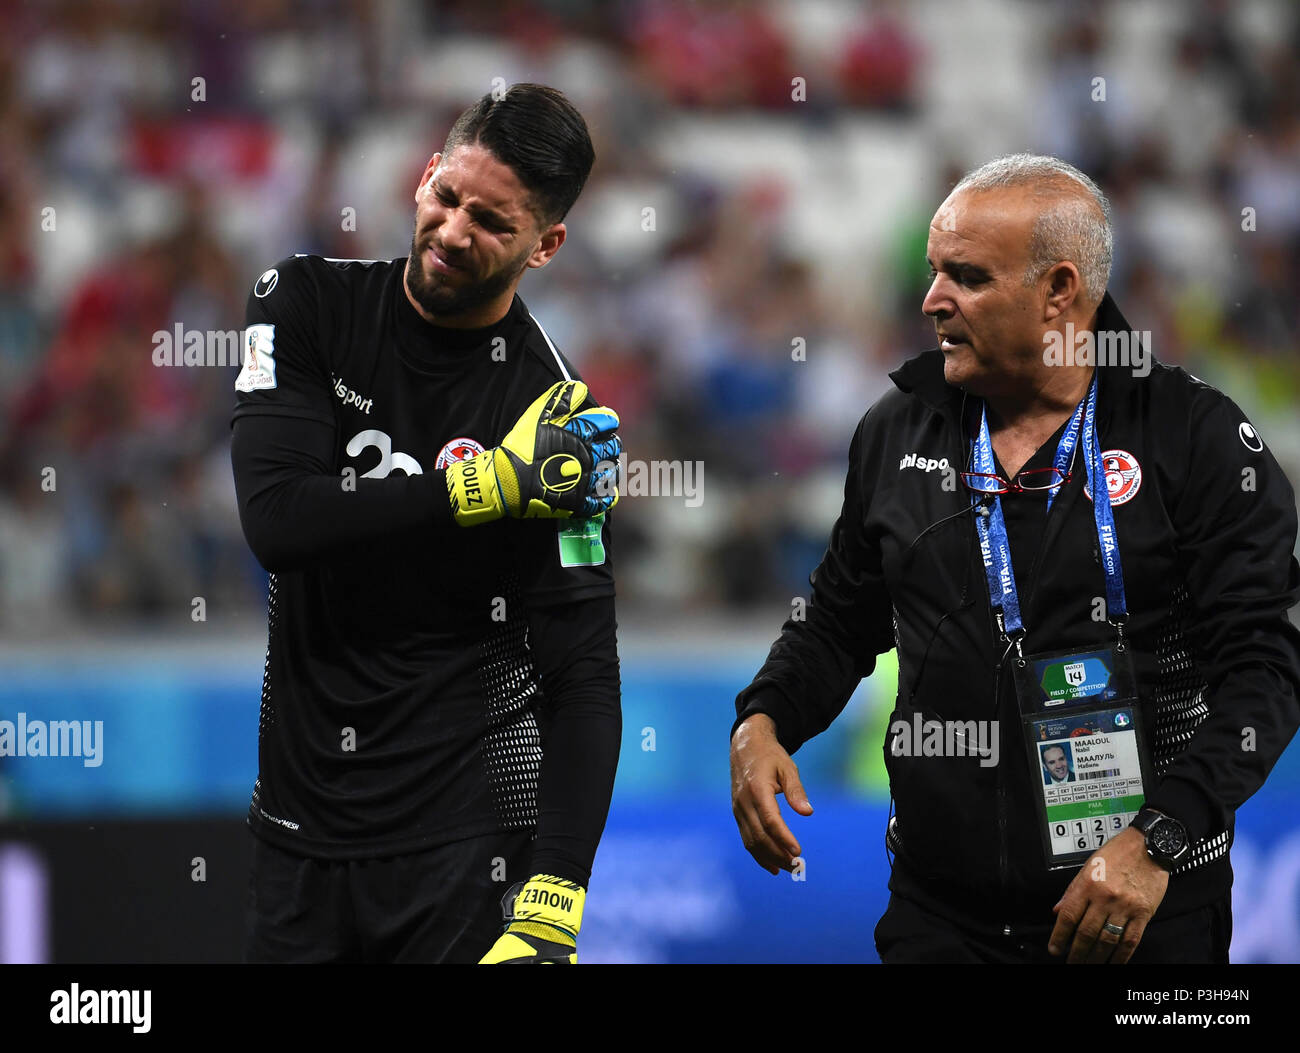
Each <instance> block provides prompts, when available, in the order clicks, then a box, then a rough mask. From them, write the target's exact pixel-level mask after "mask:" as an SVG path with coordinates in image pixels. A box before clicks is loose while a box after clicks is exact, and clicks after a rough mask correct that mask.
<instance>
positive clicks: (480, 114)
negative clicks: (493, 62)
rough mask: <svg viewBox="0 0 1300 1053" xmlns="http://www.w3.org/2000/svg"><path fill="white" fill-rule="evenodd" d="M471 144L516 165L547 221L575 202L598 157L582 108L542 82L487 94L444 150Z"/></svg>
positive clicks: (459, 121) (456, 126) (559, 217)
mask: <svg viewBox="0 0 1300 1053" xmlns="http://www.w3.org/2000/svg"><path fill="white" fill-rule="evenodd" d="M472 144H478V145H480V146H484V147H486V148H487V149H488V150H490V151H491V152H492V154H493V156H494V157H496V158H497V160H499V161H500V162H501V163H502V164H505V165H508V166H509V167H510V168H511V169H512V170H513V171H514V173H515V175H517V176H518V177H519V181H520V182H521V183H523V184H524V186H526V187H527V188H528V190H529V192H530V193H531V194H532V196H533V210H534V211H535V212H536V213H537V214H538V216H539V217H540V218H541V219H542V222H543V223H544V224H545V225H547V226H549V225H550V224H552V223H558V222H559V221H560V220H562V219H563V218H564V217H565V215H566V214H567V213H568V211H569V209H570V208H571V207H573V203H574V202H575V201H577V200H578V195H579V194H580V193H582V188H583V186H584V185H585V184H586V182H587V176H588V175H589V174H590V172H591V166H592V164H593V163H594V162H595V160H596V151H595V150H594V149H592V146H591V136H590V135H589V134H588V132H587V122H586V121H584V120H583V119H582V114H580V113H579V112H578V111H577V109H576V108H575V107H574V105H573V103H571V102H569V100H568V99H567V98H565V96H564V93H563V92H560V91H556V90H555V89H554V88H548V87H546V85H544V84H512V85H511V86H510V87H509V88H508V89H507V90H506V92H505V94H504V95H500V96H498V95H495V94H493V93H488V94H487V95H484V96H483V98H481V99H479V101H478V102H476V103H475V104H474V105H473V106H471V107H470V108H469V109H468V110H466V111H465V112H464V113H462V114H461V115H460V116H459V117H458V118H456V123H455V124H453V125H452V127H451V131H450V132H449V133H448V134H447V142H446V145H445V146H444V147H443V156H446V155H447V154H450V153H451V152H452V150H454V149H455V148H456V147H458V146H467V145H472Z"/></svg>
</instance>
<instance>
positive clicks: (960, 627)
mask: <svg viewBox="0 0 1300 1053" xmlns="http://www.w3.org/2000/svg"><path fill="white" fill-rule="evenodd" d="M1097 330H1098V331H1099V332H1100V331H1105V330H1110V331H1115V332H1125V333H1127V332H1129V325H1128V323H1127V322H1126V321H1125V319H1124V318H1123V316H1122V315H1121V314H1120V312H1119V310H1118V308H1116V306H1115V304H1114V302H1113V301H1112V299H1111V298H1110V295H1109V294H1107V296H1106V297H1105V299H1104V300H1103V302H1102V304H1101V305H1100V308H1099V312H1098V320H1097ZM1148 361H1149V362H1150V363H1151V369H1150V372H1149V374H1148V375H1145V376H1139V375H1136V373H1137V372H1138V371H1136V370H1134V369H1132V368H1128V367H1124V366H1101V365H1099V366H1098V369H1099V372H1100V379H1099V384H1098V400H1099V402H1098V441H1099V443H1100V446H1101V449H1102V451H1103V455H1106V454H1107V453H1109V452H1112V451H1119V452H1121V453H1123V454H1126V455H1127V456H1126V458H1125V462H1126V465H1130V466H1131V464H1132V462H1136V464H1137V466H1138V467H1140V470H1141V475H1140V479H1138V478H1137V477H1136V476H1135V475H1133V473H1132V472H1131V470H1130V477H1129V478H1127V479H1126V480H1125V482H1124V485H1123V486H1122V487H1121V488H1120V489H1121V491H1122V493H1121V496H1123V497H1124V500H1123V502H1122V503H1116V502H1115V501H1114V500H1113V501H1112V504H1113V505H1114V513H1115V523H1116V530H1117V533H1118V536H1119V542H1120V552H1121V559H1122V563H1123V571H1124V581H1125V588H1126V592H1127V599H1128V608H1129V620H1128V626H1127V635H1128V637H1129V640H1130V642H1131V644H1132V645H1133V647H1134V650H1135V666H1136V670H1137V675H1138V680H1139V685H1140V688H1139V689H1140V695H1141V698H1142V712H1143V720H1144V724H1145V730H1146V736H1147V741H1148V744H1149V746H1150V749H1151V752H1152V759H1153V761H1154V766H1153V770H1154V773H1155V781H1156V785H1155V787H1154V788H1148V794H1147V803H1148V804H1150V805H1152V806H1153V807H1156V808H1159V809H1160V810H1162V811H1164V812H1166V813H1167V814H1169V815H1172V816H1174V817H1175V818H1177V819H1179V820H1181V821H1182V822H1183V823H1184V824H1185V825H1186V826H1187V828H1188V832H1189V835H1190V836H1191V838H1192V848H1193V850H1192V854H1191V857H1190V859H1189V861H1188V862H1186V863H1185V864H1184V865H1183V866H1181V867H1180V868H1179V870H1178V871H1176V872H1175V873H1174V875H1173V876H1172V878H1171V880H1170V885H1169V890H1168V892H1167V894H1166V896H1165V899H1164V901H1163V902H1162V904H1161V907H1160V911H1159V912H1158V914H1157V917H1167V916H1172V915H1175V914H1178V913H1181V912H1184V911H1186V910H1191V909H1194V908H1196V907H1199V906H1202V905H1204V904H1207V903H1209V902H1211V901H1212V900H1214V899H1217V898H1219V897H1221V896H1223V895H1225V894H1226V893H1227V891H1228V889H1229V887H1230V885H1231V881H1232V872H1231V869H1230V864H1229V858H1228V849H1229V846H1230V845H1231V842H1232V830H1233V816H1234V812H1235V810H1236V809H1237V808H1238V807H1239V806H1240V805H1241V804H1242V802H1244V801H1245V800H1246V799H1247V798H1249V797H1250V796H1251V794H1253V793H1254V792H1255V791H1256V790H1257V789H1258V788H1259V787H1260V786H1261V785H1262V784H1263V782H1264V780H1265V778H1266V777H1267V775H1268V773H1269V771H1270V769H1271V768H1272V766H1273V764H1274V763H1275V762H1276V760H1277V758H1278V757H1279V756H1280V755H1281V753H1282V751H1283V750H1284V749H1285V748H1286V745H1287V743H1288V742H1289V741H1290V739H1291V737H1292V735H1293V734H1294V732H1295V730H1296V727H1297V726H1298V725H1300V632H1297V630H1296V628H1295V626H1293V625H1292V624H1291V622H1290V621H1289V620H1288V615H1287V611H1288V610H1289V609H1290V608H1291V607H1293V606H1295V604H1296V603H1297V602H1300V567H1297V564H1296V560H1295V558H1294V555H1293V550H1294V548H1295V542H1296V506H1295V499H1294V495H1293V492H1292V489H1291V485H1290V484H1289V483H1288V481H1287V479H1286V477H1285V475H1284V474H1283V472H1282V470H1281V469H1280V468H1279V466H1278V464H1277V462H1276V460H1274V458H1273V456H1272V454H1271V453H1270V452H1269V451H1268V449H1267V447H1266V446H1265V445H1264V442H1263V440H1262V439H1261V437H1260V436H1259V435H1258V434H1257V433H1256V432H1255V431H1254V429H1253V427H1252V426H1251V425H1250V424H1249V423H1248V422H1247V421H1246V418H1245V416H1244V415H1243V414H1242V412H1241V410H1239V409H1238V408H1237V406H1236V405H1235V404H1234V403H1233V402H1232V401H1231V400H1230V399H1229V398H1227V397H1226V396H1225V395H1223V394H1222V393H1221V392H1219V391H1217V390H1215V389H1214V388H1212V387H1210V386H1209V385H1207V384H1204V383H1202V382H1201V381H1199V380H1197V379H1196V378H1195V377H1193V376H1191V375H1190V374H1188V373H1187V372H1185V371H1184V370H1182V369H1180V368H1175V367H1169V366H1165V365H1162V364H1160V363H1157V362H1154V360H1152V359H1148ZM891 377H892V379H893V381H894V383H895V385H896V387H897V390H894V391H891V392H889V393H888V394H886V395H885V396H884V397H882V398H881V399H880V400H879V401H878V402H877V403H876V404H875V405H874V406H873V407H872V408H871V409H870V410H869V411H868V412H867V414H866V415H865V416H864V417H863V418H862V421H861V423H860V424H859V425H858V429H857V432H856V433H855V434H854V436H853V441H852V444H851V446H850V450H849V471H848V478H847V480H846V484H845V492H844V505H843V509H842V511H841V513H840V516H839V519H838V520H837V522H836V523H835V525H834V527H833V529H832V531H831V537H830V544H829V547H828V549H827V551H826V555H825V556H824V557H823V559H822V561H821V564H820V565H819V566H818V567H817V569H816V570H815V571H814V573H813V575H812V577H811V579H810V580H811V583H812V601H811V603H810V604H809V605H808V607H807V610H806V612H803V613H804V616H803V618H802V619H801V620H795V619H793V618H792V619H791V620H790V621H787V622H786V624H785V626H784V628H783V629H782V632H781V636H780V638H779V639H778V640H777V641H776V643H775V644H773V646H772V649H771V652H770V654H769V655H768V658H767V661H766V663H765V664H764V665H763V667H762V669H761V670H760V671H759V673H758V675H757V676H756V677H755V679H754V681H753V683H751V684H750V685H749V686H748V687H747V688H745V690H744V691H742V692H741V693H740V695H739V696H738V698H737V700H736V710H737V713H738V717H737V721H736V724H737V725H739V723H740V721H741V720H743V719H744V718H745V717H747V716H749V715H751V714H753V713H767V714H768V715H769V716H771V717H772V719H773V720H774V721H775V723H776V728H777V734H778V737H779V739H780V741H781V744H782V745H783V746H784V747H785V748H786V749H787V750H789V751H790V752H792V753H793V752H794V751H795V750H796V749H798V747H799V746H800V745H801V744H802V743H804V742H806V741H807V740H808V739H810V738H811V737H812V736H814V735H816V734H818V733H820V732H821V731H823V730H824V729H825V728H826V727H828V726H829V725H830V723H831V721H833V720H834V719H835V717H836V716H837V715H838V714H839V712H840V711H841V710H842V709H843V707H844V705H845V703H846V702H847V701H848V699H849V696H850V695H851V694H852V693H853V690H854V688H855V687H856V686H857V684H858V681H859V680H860V679H861V678H862V677H864V676H867V675H868V674H869V673H870V672H871V671H872V669H873V668H874V666H875V659H876V656H877V655H879V654H881V653H883V652H885V651H888V650H889V649H890V648H892V647H895V646H896V647H897V649H898V655H899V683H898V697H897V700H896V703H895V711H894V713H893V714H892V715H891V718H890V724H891V725H892V724H893V723H894V721H895V720H900V719H901V720H903V721H906V722H907V723H908V724H911V723H912V721H913V716H914V714H915V713H917V712H919V713H920V714H921V717H922V719H923V720H932V719H934V720H954V721H966V720H990V719H997V720H998V721H999V728H1000V736H1001V739H1000V750H999V763H998V764H997V765H995V766H991V767H981V766H980V765H979V761H978V759H977V758H975V757H947V758H938V757H917V756H891V755H890V751H889V750H888V748H887V744H886V748H885V763H886V766H887V767H888V770H889V777H890V787H891V792H892V795H893V798H894V801H895V805H896V817H895V821H894V823H893V824H892V825H891V827H890V829H889V831H888V832H887V842H888V844H889V846H890V848H891V849H892V850H893V852H894V853H895V855H896V858H895V861H894V867H893V875H892V878H891V881H890V888H891V889H893V890H894V891H895V892H896V893H899V894H900V895H904V896H908V897H910V898H912V899H915V900H917V901H918V902H920V903H922V904H923V905H926V906H928V907H929V908H930V909H932V910H934V911H936V912H937V913H939V914H941V915H944V916H947V917H949V918H951V919H954V920H959V921H965V922H970V923H974V924H978V925H980V926H996V927H998V928H1003V927H1005V926H1008V925H1010V926H1012V927H1029V926H1038V925H1043V924H1050V922H1051V921H1052V920H1053V916H1052V914H1051V908H1052V906H1053V904H1055V903H1056V901H1057V900H1058V899H1059V898H1060V896H1061V894H1062V893H1063V892H1064V890H1065V888H1066V886H1067V885H1068V884H1069V882H1070V880H1071V879H1072V878H1073V876H1074V874H1075V873H1076V872H1077V871H1075V870H1062V871H1056V872H1049V871H1048V870H1047V868H1046V864H1045V861H1044V851H1043V847H1042V844H1041V835H1040V832H1039V823H1038V818H1037V814H1036V812H1035V800H1034V795H1035V794H1036V793H1037V792H1039V789H1038V788H1039V787H1040V785H1041V772H1039V771H1038V770H1037V769H1036V768H1035V769H1034V770H1031V769H1030V767H1029V760H1028V757H1027V750H1026V747H1025V746H1024V744H1023V738H1022V733H1021V730H1020V721H1019V717H1018V709H1017V704H1016V700H1015V694H1014V687H1013V683H1012V681H1013V676H1012V673H1011V664H1012V662H1013V660H1014V655H1012V656H1009V657H1005V658H1004V656H1005V655H1006V646H1005V644H1003V643H1001V642H1000V641H999V639H998V636H997V631H996V627H995V624H994V621H993V616H992V612H991V608H990V604H989V597H988V587H987V583H986V581H985V576H984V569H983V565H982V563H981V561H980V555H979V549H978V543H977V536H976V530H975V526H974V523H973V516H972V515H971V513H970V493H969V492H968V491H967V490H966V489H965V488H964V487H962V486H961V484H960V483H957V484H956V485H955V486H954V485H952V484H953V477H952V474H951V473H950V472H946V471H945V470H944V468H942V467H938V465H941V464H942V465H944V466H945V467H951V468H952V469H954V470H955V471H957V472H960V471H962V470H965V469H967V468H968V466H969V460H970V450H971V441H972V438H973V436H974V433H975V432H974V430H973V429H977V428H978V423H979V407H980V402H979V400H978V399H976V398H973V397H966V396H965V395H964V393H963V392H962V391H961V390H960V389H958V388H954V387H951V386H949V385H948V384H947V383H946V382H945V380H944V376H943V356H942V352H940V351H939V350H938V349H935V350H932V351H928V352H926V353H924V354H922V355H920V356H918V357H916V358H914V359H912V360H910V361H908V362H907V363H905V364H904V365H903V366H902V367H901V368H900V369H898V370H897V371H896V372H894V373H893V374H891ZM1063 427H1064V426H1063ZM1059 434H1060V433H1059V432H1058V434H1057V436H1054V437H1053V438H1052V439H1051V440H1049V441H1048V442H1046V443H1044V445H1043V447H1042V448H1041V449H1040V450H1039V451H1038V453H1037V454H1035V456H1034V457H1033V458H1031V459H1030V461H1029V462H1028V463H1027V464H1026V465H1025V468H1040V467H1049V466H1050V465H1051V457H1052V454H1053V453H1054V452H1055V450H1056V445H1057V440H1058V438H1059ZM945 462H946V464H945ZM1077 464H1078V466H1077V467H1076V469H1075V471H1074V472H1073V473H1072V476H1071V478H1070V481H1069V482H1068V483H1067V484H1066V485H1065V486H1064V487H1063V488H1062V489H1061V491H1060V492H1059V494H1058V496H1057V498H1056V500H1055V502H1054V504H1053V506H1052V508H1051V511H1050V513H1048V512H1047V511H1046V505H1045V501H1044V500H1043V498H1042V497H1041V496H1029V495H1007V496H1004V497H1003V509H1004V514H1005V516H1006V520H1007V529H1008V535H1009V540H1010V544H1011V554H1012V562H1013V566H1014V571H1015V576H1016V582H1017V586H1018V588H1019V593H1020V603H1021V608H1022V614H1023V618H1024V622H1025V625H1026V628H1027V630H1028V635H1027V637H1026V639H1025V641H1024V649H1025V653H1026V654H1028V653H1031V652H1045V651H1051V650H1058V649H1065V648H1080V649H1084V648H1089V647H1092V646H1095V645H1104V644H1107V643H1110V642H1112V641H1113V640H1114V630H1113V629H1112V627H1111V626H1110V625H1109V624H1108V623H1107V622H1106V621H1104V620H1101V621H1098V620H1095V618H1094V612H1095V611H1096V610H1097V609H1098V608H1097V605H1096V600H1097V599H1098V598H1100V597H1104V596H1105V580H1104V576H1103V574H1102V570H1101V565H1100V562H1099V558H1098V551H1097V549H1098V544H1097V533H1096V526H1095V522H1094V519H1093V510H1092V504H1091V500H1090V497H1089V496H1087V494H1085V492H1084V484H1085V482H1086V472H1085V471H1084V469H1083V468H1082V467H1081V465H1082V461H1081V460H1078V462H1077ZM945 479H946V483H945ZM733 730H734V726H733Z"/></svg>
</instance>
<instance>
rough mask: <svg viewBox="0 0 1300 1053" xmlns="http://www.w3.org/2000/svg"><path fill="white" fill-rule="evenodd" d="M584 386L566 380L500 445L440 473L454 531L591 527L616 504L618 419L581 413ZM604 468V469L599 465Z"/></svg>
mask: <svg viewBox="0 0 1300 1053" xmlns="http://www.w3.org/2000/svg"><path fill="white" fill-rule="evenodd" d="M586 401H588V392H587V385H586V384H584V383H582V382H581V381H579V380H566V381H561V382H559V383H557V384H554V385H552V386H551V387H550V388H548V389H547V390H546V391H545V392H543V393H542V394H541V395H540V396H539V397H538V398H537V399H536V400H535V401H534V402H533V404H532V405H531V406H529V407H528V409H527V410H525V411H524V415H523V416H522V417H520V418H519V420H518V421H517V422H516V423H515V426H514V427H513V428H511V429H510V432H509V434H508V435H506V437H505V438H504V439H503V440H502V441H501V445H500V446H497V447H495V448H494V449H491V450H485V451H484V452H483V453H480V454H478V455H476V456H474V457H469V458H467V459H466V460H463V461H457V462H456V463H455V464H452V465H449V466H448V467H447V492H448V496H449V498H450V500H451V510H452V515H453V516H454V517H455V520H456V522H457V523H459V524H460V525H461V526H477V525H478V524H479V523H490V522H493V521H494V520H497V519H502V518H506V517H510V518H512V519H569V518H573V517H576V518H581V519H590V518H591V517H593V516H597V515H600V513H602V512H607V511H609V509H611V508H613V507H614V505H616V504H617V503H618V487H617V485H616V482H617V480H616V477H615V473H616V472H617V465H615V464H612V463H607V462H614V461H617V459H618V455H619V454H620V453H621V452H622V450H623V443H622V441H621V440H620V439H619V437H618V434H617V432H616V430H615V429H617V428H618V414H617V413H615V412H614V411H613V410H612V409H609V408H608V407H607V406H594V407H592V408H590V409H586V410H583V409H581V406H582V404H583V403H584V402H586ZM602 464H604V465H605V466H604V467H601V465H602Z"/></svg>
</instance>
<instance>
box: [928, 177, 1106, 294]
mask: <svg viewBox="0 0 1300 1053" xmlns="http://www.w3.org/2000/svg"><path fill="white" fill-rule="evenodd" d="M1003 189H1008V190H1010V189H1014V190H1017V191H1020V192H1022V193H1025V194H1027V195H1029V196H1030V198H1031V200H1032V207H1033V209H1034V213H1035V218H1034V221H1033V226H1032V228H1031V230H1030V234H1029V245H1028V252H1027V257H1028V262H1027V264H1026V268H1025V275H1024V283H1025V285H1033V284H1034V283H1035V282H1037V281H1038V280H1039V279H1040V278H1041V277H1042V276H1043V275H1044V274H1045V273H1046V272H1047V270H1048V268H1050V267H1052V266H1053V265H1055V264H1057V263H1060V262H1061V261H1063V260H1069V261H1070V262H1071V263H1073V264H1074V265H1075V267H1077V268H1078V270H1079V277H1080V279H1081V281H1082V285H1083V296H1084V299H1085V302H1086V303H1087V304H1088V305H1089V307H1095V306H1096V305H1097V304H1099V303H1100V302H1101V298H1102V296H1103V295H1104V294H1105V292H1106V285H1107V283H1108V282H1109V281H1110V264H1111V255H1112V252H1113V249H1114V241H1113V238H1112V236H1111V229H1110V202H1109V201H1107V200H1106V195H1105V194H1103V193H1102V192H1101V188H1100V187H1099V186H1097V184H1096V183H1094V182H1093V181H1092V180H1091V179H1089V178H1088V177H1087V176H1086V175H1084V174H1083V173H1082V172H1081V171H1079V169H1077V168H1075V167H1074V165H1072V164H1069V163H1067V162H1065V161H1062V160H1060V159H1059V158H1056V157H1042V156H1037V155H1034V154H1011V155H1009V156H1007V157H998V158H995V159H994V160H992V161H988V162H986V163H985V164H982V165H980V166H979V167H978V168H976V169H974V170H972V171H970V172H967V173H966V175H964V176H963V177H962V178H961V180H960V181H959V182H958V183H957V185H956V186H955V187H953V190H952V193H951V194H950V195H949V199H952V198H953V197H956V196H957V195H958V194H960V193H964V192H970V193H979V192H983V191H991V190H1003Z"/></svg>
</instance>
